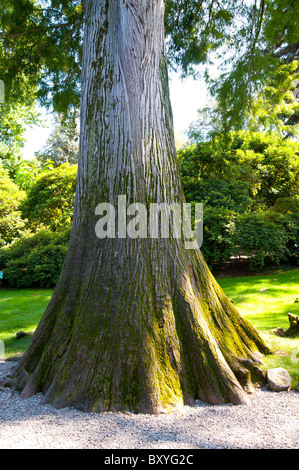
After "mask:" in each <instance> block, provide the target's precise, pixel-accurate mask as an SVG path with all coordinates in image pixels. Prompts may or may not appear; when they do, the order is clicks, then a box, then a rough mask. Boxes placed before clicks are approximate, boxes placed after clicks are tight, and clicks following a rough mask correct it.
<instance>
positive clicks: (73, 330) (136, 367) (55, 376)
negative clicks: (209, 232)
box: [10, 0, 268, 413]
mask: <svg viewBox="0 0 299 470" xmlns="http://www.w3.org/2000/svg"><path fill="white" fill-rule="evenodd" d="M163 3H164V2H163V0H150V1H149V0H112V1H109V2H107V1H104V0H87V1H86V2H85V8H86V26H85V37H84V50H83V77H82V103H81V144H80V157H79V169H78V181H77V193H76V202H75V212H74V221H73V229H72V234H71V241H70V247H69V251H68V254H67V257H66V260H65V263H64V267H63V270H62V273H61V276H60V279H59V281H58V284H57V286H56V289H55V292H54V294H53V297H52V299H51V301H50V303H49V306H48V308H47V310H46V312H45V314H44V316H43V318H42V320H41V321H40V324H39V325H38V328H37V330H36V332H35V334H34V337H33V339H32V342H31V345H30V347H29V349H28V350H27V351H26V353H25V355H24V356H23V358H22V360H21V361H20V363H19V365H18V366H17V368H16V370H15V371H14V373H13V375H12V377H11V382H10V384H11V385H12V386H14V387H16V388H17V389H18V390H22V396H23V397H29V396H31V395H32V394H35V393H37V392H42V393H43V394H44V402H46V403H52V404H53V405H54V406H57V407H63V406H67V405H72V406H74V407H77V408H80V409H83V410H86V411H89V410H93V411H106V410H135V411H141V412H149V413H157V412H160V411H162V410H169V409H171V408H172V407H174V406H176V405H178V404H184V403H185V404H191V403H193V402H194V400H195V399H196V398H199V399H201V400H203V401H206V402H209V403H212V404H219V403H226V402H232V403H235V404H239V403H246V402H247V394H246V392H245V391H244V388H245V389H247V391H248V388H250V373H249V372H248V367H247V366H248V364H250V365H251V366H252V360H256V359H257V357H259V356H260V352H262V353H265V352H268V349H267V347H266V346H265V344H264V343H263V341H262V340H261V338H260V337H259V335H258V334H257V332H256V331H255V330H254V329H253V327H252V326H251V325H250V324H249V323H248V322H247V321H245V320H244V319H243V318H242V317H241V316H240V315H239V314H238V312H237V311H236V309H235V308H234V306H233V305H232V304H231V302H230V301H229V300H228V299H227V297H226V296H225V294H224V293H223V291H222V290H221V289H220V287H219V285H218V284H217V283H216V281H215V279H214V278H213V276H212V275H211V273H210V271H209V269H208V267H207V265H206V263H205V261H204V260H203V258H202V255H201V253H200V252H199V250H186V249H185V246H184V241H183V240H182V239H179V238H175V237H173V236H172V235H171V236H170V238H162V237H160V238H150V237H148V238H140V237H138V238H135V239H132V238H129V237H126V238H122V237H121V234H119V233H118V234H116V238H115V239H113V238H104V239H99V238H97V236H96V234H95V226H96V223H97V221H98V219H99V217H98V216H96V215H95V208H96V207H97V205H98V204H100V203H102V202H110V203H111V204H113V205H114V207H116V209H117V206H118V195H126V198H127V202H128V204H130V203H132V202H142V203H144V204H145V205H146V206H147V207H148V205H149V204H150V203H152V202H159V203H161V202H165V203H168V204H171V203H173V202H177V203H180V204H181V203H182V202H183V201H184V199H183V193H182V188H181V183H180V178H179V174H178V166H177V161H176V152H175V145H174V137H173V124H172V113H171V107H170V102H169V92H168V78H167V64H166V55H165V45H164V30H163V15H164V9H163V8H164V5H163ZM116 215H118V212H117V214H116Z"/></svg>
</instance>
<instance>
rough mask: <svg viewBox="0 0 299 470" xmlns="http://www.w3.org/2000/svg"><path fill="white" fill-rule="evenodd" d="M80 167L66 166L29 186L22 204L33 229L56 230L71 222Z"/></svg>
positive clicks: (23, 215)
mask: <svg viewBox="0 0 299 470" xmlns="http://www.w3.org/2000/svg"><path fill="white" fill-rule="evenodd" d="M76 176H77V166H76V165H69V164H67V163H65V164H63V165H61V166H59V167H58V168H55V169H53V170H51V171H48V172H46V173H45V174H42V175H41V176H40V177H38V178H37V179H36V180H35V182H34V183H33V184H32V185H31V186H30V188H29V191H28V195H27V198H26V200H24V202H23V203H22V205H21V211H22V217H23V218H24V219H27V220H28V224H29V226H30V227H31V228H32V229H34V230H35V229H36V228H38V227H39V226H40V225H44V226H46V227H49V228H51V229H52V230H56V229H58V228H59V227H64V226H65V225H67V224H69V223H70V222H71V220H72V215H73V205H74V199H75V190H76Z"/></svg>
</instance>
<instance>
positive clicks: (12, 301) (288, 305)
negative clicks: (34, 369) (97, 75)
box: [0, 269, 299, 386]
mask: <svg viewBox="0 0 299 470" xmlns="http://www.w3.org/2000/svg"><path fill="white" fill-rule="evenodd" d="M217 280H218V282H219V284H220V285H221V287H222V288H223V290H224V292H225V293H226V294H227V295H228V297H229V298H231V299H233V301H234V305H235V306H236V307H237V308H238V310H239V312H240V313H241V314H242V315H243V316H244V317H246V318H247V319H248V320H249V321H250V322H251V324H252V325H253V326H254V327H255V328H256V329H257V330H258V331H259V332H260V334H261V336H262V337H263V338H264V340H265V341H266V342H267V344H268V345H269V346H270V348H271V350H272V354H271V355H269V356H266V357H265V359H264V366H263V367H264V368H272V367H283V368H284V369H286V370H288V371H289V373H290V374H291V376H292V378H293V386H295V385H296V383H297V382H298V381H299V338H282V337H278V336H275V335H273V333H271V330H273V329H274V328H277V327H282V328H284V329H287V328H288V326H289V322H288V316H287V313H288V312H291V313H294V314H296V315H299V303H295V302H294V301H295V298H296V297H299V269H295V270H288V271H282V270H278V271H276V272H272V273H270V274H259V275H253V276H242V277H229V278H228V277H220V278H218V279H217ZM51 295H52V290H51V289H21V290H14V289H0V340H2V341H4V344H5V357H6V358H9V357H12V356H17V355H20V354H22V353H23V352H24V351H25V350H26V348H27V347H28V344H29V342H30V339H31V338H30V336H29V337H25V338H22V339H19V340H17V339H16V338H15V335H16V333H17V332H18V331H20V330H24V331H27V332H28V331H31V332H33V331H34V330H35V328H36V326H37V323H38V321H39V320H40V318H41V316H42V314H43V312H44V311H45V309H46V307H47V304H48V302H49V300H50V298H51Z"/></svg>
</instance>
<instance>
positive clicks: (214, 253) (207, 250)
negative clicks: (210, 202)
mask: <svg viewBox="0 0 299 470" xmlns="http://www.w3.org/2000/svg"><path fill="white" fill-rule="evenodd" d="M236 216H237V214H236V212H234V211H231V210H229V209H226V208H224V207H209V206H204V213H203V225H204V232H203V245H202V248H201V251H202V253H203V255H204V257H205V260H206V262H207V263H208V264H211V265H222V264H225V263H226V262H227V261H228V260H229V259H230V257H231V256H232V255H233V254H234V251H235V246H234V233H235V219H236Z"/></svg>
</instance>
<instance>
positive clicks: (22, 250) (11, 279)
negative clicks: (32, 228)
mask: <svg viewBox="0 0 299 470" xmlns="http://www.w3.org/2000/svg"><path fill="white" fill-rule="evenodd" d="M69 236H70V227H69V228H67V229H66V230H65V231H63V232H55V233H53V232H50V231H47V230H41V231H40V232H38V233H36V234H34V235H31V236H29V237H23V238H21V239H20V240H18V241H16V242H14V243H13V244H11V245H10V246H8V247H5V248H2V249H1V250H0V268H1V270H3V271H4V278H5V280H6V282H7V283H8V285H9V286H10V287H16V288H21V287H32V286H36V287H53V286H55V284H56V282H57V280H58V277H59V274H60V272H61V268H62V265H63V262H64V259H65V256H66V252H67V249H68V241H69Z"/></svg>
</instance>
